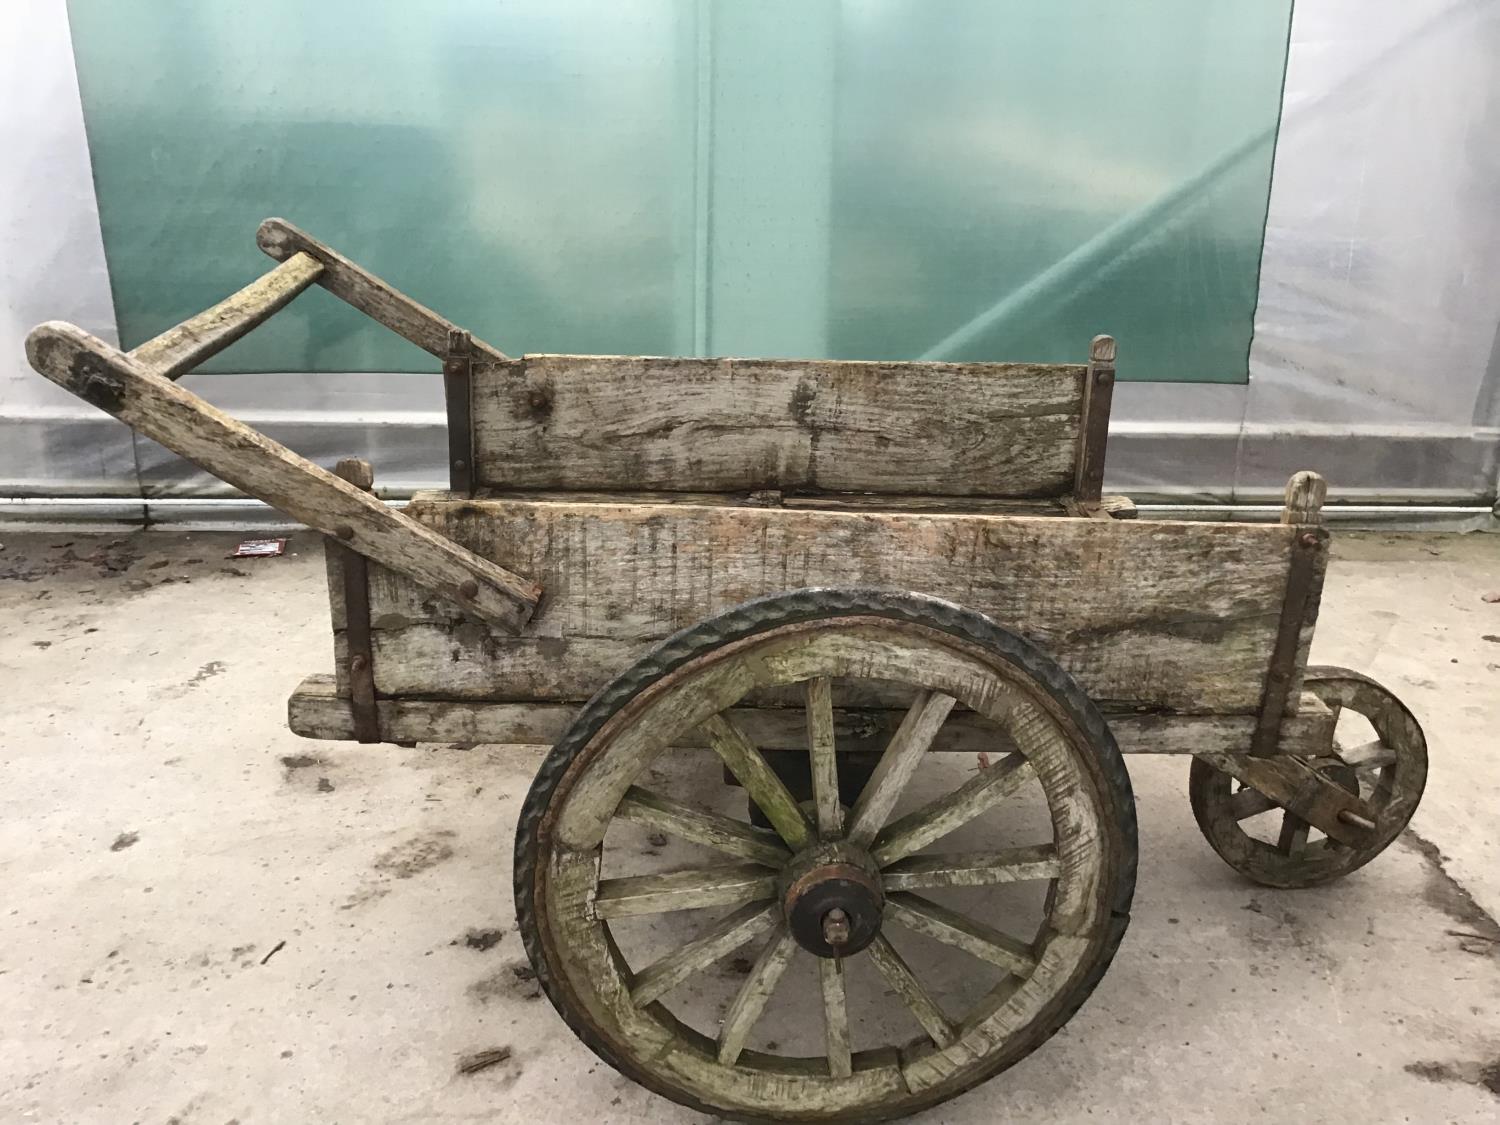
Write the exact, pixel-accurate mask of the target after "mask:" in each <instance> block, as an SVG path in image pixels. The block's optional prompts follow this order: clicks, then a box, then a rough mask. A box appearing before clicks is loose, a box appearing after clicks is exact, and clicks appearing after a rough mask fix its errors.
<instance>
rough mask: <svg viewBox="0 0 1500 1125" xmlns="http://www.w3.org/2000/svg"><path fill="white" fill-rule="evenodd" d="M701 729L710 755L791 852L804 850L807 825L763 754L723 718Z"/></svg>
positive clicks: (807, 839) (809, 832)
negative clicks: (729, 774)
mask: <svg viewBox="0 0 1500 1125" xmlns="http://www.w3.org/2000/svg"><path fill="white" fill-rule="evenodd" d="M702 730H703V733H704V735H705V736H706V737H707V738H708V742H709V745H710V746H712V747H713V750H714V753H715V754H717V755H718V756H719V757H720V758H721V759H722V760H723V762H724V764H725V765H726V766H727V767H729V772H730V773H732V774H734V776H735V778H736V779H738V781H739V783H740V784H741V785H742V786H744V789H745V792H746V793H748V794H749V795H750V799H751V800H753V801H754V802H755V803H756V805H758V806H759V807H760V811H761V812H763V813H764V814H765V817H766V819H767V820H769V821H770V822H771V823H772V824H773V825H774V826H775V828H776V831H777V832H779V833H780V834H781V838H782V839H783V840H785V841H786V842H787V844H788V845H790V846H791V847H792V848H793V849H797V848H802V847H806V846H807V844H808V843H809V842H810V841H811V840H812V830H811V825H809V824H808V823H807V817H806V816H805V815H803V812H802V810H801V809H800V808H799V807H798V806H797V799H796V798H795V797H793V796H792V795H791V793H790V792H788V790H787V787H786V785H785V783H783V782H782V780H781V778H779V777H777V776H776V774H775V772H774V771H773V770H772V769H771V767H770V765H769V764H768V763H767V762H766V759H765V755H763V754H762V753H761V752H760V751H759V750H758V749H757V748H756V747H755V746H753V745H751V743H750V740H749V739H747V738H746V737H745V735H744V733H743V732H741V730H740V729H739V727H738V726H736V725H735V723H734V722H733V721H732V720H730V719H727V718H725V717H724V716H723V715H715V716H713V717H712V718H711V719H709V720H708V722H706V723H704V724H703V727H702Z"/></svg>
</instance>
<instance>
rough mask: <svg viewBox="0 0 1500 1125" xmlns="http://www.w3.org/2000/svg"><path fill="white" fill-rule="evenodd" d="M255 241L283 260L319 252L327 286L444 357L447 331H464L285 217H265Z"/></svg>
mask: <svg viewBox="0 0 1500 1125" xmlns="http://www.w3.org/2000/svg"><path fill="white" fill-rule="evenodd" d="M255 243H256V245H257V246H259V247H260V248H261V250H262V251H263V252H264V253H266V254H268V255H270V256H271V257H273V258H275V259H277V260H278V261H285V260H286V259H287V258H290V257H292V256H293V255H295V254H307V255H308V256H309V257H312V258H316V259H317V260H318V261H319V262H320V263H321V264H322V266H323V272H322V274H320V275H319V277H318V284H320V285H321V286H322V287H323V288H324V289H326V290H328V291H329V292H330V293H332V294H333V295H334V296H335V297H338V298H339V299H340V300H342V301H345V302H347V303H348V304H350V305H353V306H354V307H355V308H356V309H358V310H359V311H360V312H362V313H364V314H365V315H366V316H368V317H369V318H370V319H372V320H376V321H379V322H380V323H381V324H383V325H385V326H386V327H387V328H389V329H390V330H391V331H392V332H395V333H396V334H397V335H399V336H404V337H406V339H408V340H410V341H411V342H412V343H413V344H416V345H417V347H419V348H421V349H422V350H423V351H427V352H431V353H432V354H433V355H435V356H437V357H438V358H439V359H441V358H442V357H443V354H444V352H445V351H446V349H447V346H448V334H449V333H450V332H454V331H461V329H459V327H458V325H456V324H454V323H453V322H451V321H449V320H446V319H444V318H443V317H441V316H439V315H438V314H437V313H435V312H433V311H432V310H431V309H429V308H427V307H426V306H425V305H421V304H418V303H417V302H416V301H413V300H412V299H411V298H410V297H408V296H407V295H406V294H405V293H402V292H400V291H399V290H397V289H395V288H393V287H392V286H390V285H388V284H386V283H385V282H384V281H382V280H381V279H380V278H378V277H376V276H375V275H374V274H372V273H370V272H369V271H368V270H366V269H364V268H363V267H361V266H358V265H355V264H354V263H353V262H351V261H350V260H349V259H348V258H346V257H344V256H343V255H342V254H340V253H339V252H338V251H337V250H335V249H333V247H331V246H325V245H324V244H323V243H321V242H319V241H318V240H317V239H316V238H314V237H313V236H312V235H310V234H308V233H307V232H306V231H305V230H301V229H299V228H298V227H295V226H293V225H292V224H291V223H289V222H287V221H286V220H285V219H267V220H266V221H265V222H263V223H261V224H260V229H259V230H257V231H256V232H255ZM474 351H475V354H476V355H477V356H482V357H484V358H486V359H490V360H495V361H504V360H506V359H507V356H506V354H505V353H504V352H502V351H501V350H500V349H499V348H496V347H494V346H492V345H490V344H486V343H485V342H484V341H483V340H478V339H476V340H475V341H474Z"/></svg>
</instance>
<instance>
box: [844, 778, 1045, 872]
mask: <svg viewBox="0 0 1500 1125" xmlns="http://www.w3.org/2000/svg"><path fill="white" fill-rule="evenodd" d="M1033 776H1034V773H1033V771H1032V768H1031V763H1030V762H1028V761H1027V760H1026V758H1025V757H1024V756H1023V755H1021V754H1008V755H1006V757H1005V758H1003V759H1001V760H1000V761H999V762H996V763H995V764H994V765H992V766H990V767H989V768H988V769H982V770H980V771H979V772H978V773H977V774H975V775H974V776H973V777H971V778H970V779H969V780H968V781H966V782H964V783H963V784H962V785H960V786H959V787H958V788H957V789H955V790H953V792H951V793H948V794H945V795H944V796H942V797H939V798H937V799H936V800H933V801H929V802H928V803H927V804H925V805H923V806H922V807H921V808H919V809H915V810H913V811H912V812H909V813H907V814H906V815H905V816H903V817H901V818H900V819H899V820H896V821H893V822H892V823H890V824H888V825H886V827H885V828H884V829H883V830H882V831H881V833H880V835H879V836H877V837H876V838H875V845H874V847H873V848H871V849H870V854H871V855H872V856H874V858H875V862H876V863H878V864H880V865H882V866H884V865H885V864H887V863H894V862H895V861H896V860H898V859H901V858H903V857H904V856H908V855H911V854H912V853H913V852H915V851H919V850H921V849H922V848H925V847H926V846H927V845H928V844H930V843H932V842H933V841H934V840H940V839H942V838H943V837H944V836H946V835H948V834H949V833H951V832H955V831H957V830H958V829H959V828H962V827H963V826H964V825H965V824H967V823H969V821H971V820H973V819H974V818H975V817H977V816H979V815H980V814H981V813H984V812H986V811H988V810H989V809H991V808H993V807H994V806H995V805H997V804H999V803H1000V802H1001V801H1003V800H1004V799H1005V798H1006V797H1008V796H1009V795H1010V794H1012V793H1014V792H1015V791H1016V790H1017V789H1019V788H1020V787H1021V786H1022V785H1023V784H1025V782H1026V781H1027V780H1028V779H1029V778H1031V777H1033Z"/></svg>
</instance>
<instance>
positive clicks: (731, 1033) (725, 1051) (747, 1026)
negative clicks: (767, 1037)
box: [719, 927, 797, 1066]
mask: <svg viewBox="0 0 1500 1125" xmlns="http://www.w3.org/2000/svg"><path fill="white" fill-rule="evenodd" d="M796 951H797V943H796V941H795V940H794V939H793V938H792V935H791V934H789V933H787V931H786V929H785V928H784V927H782V928H778V929H777V931H776V933H775V934H773V935H772V937H771V940H770V941H768V942H767V943H766V947H765V948H764V949H762V950H761V951H760V956H759V957H757V958H756V959H755V967H754V968H752V969H751V970H750V975H749V976H748V977H746V978H745V983H744V984H742V985H741V986H740V990H739V992H738V993H736V994H735V997H734V1000H733V1001H732V1002H731V1003H730V1005H729V1011H728V1012H726V1013H725V1014H724V1023H723V1024H722V1025H721V1026H720V1028H719V1061H720V1062H721V1063H723V1064H724V1065H725V1066H733V1065H734V1064H735V1061H736V1060H737V1059H738V1058H739V1057H740V1052H741V1051H743V1050H744V1049H745V1040H746V1039H747V1038H749V1035H750V1031H751V1029H752V1028H753V1027H754V1026H755V1021H756V1020H758V1019H760V1014H761V1012H763V1011H765V1007H766V1003H767V1002H768V1001H769V1000H770V999H771V994H772V993H773V992H775V991H776V985H777V984H778V983H779V982H780V980H781V975H782V973H784V972H786V967H787V966H788V965H790V964H791V963H792V954H793V953H795V952H796Z"/></svg>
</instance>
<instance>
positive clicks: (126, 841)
mask: <svg viewBox="0 0 1500 1125" xmlns="http://www.w3.org/2000/svg"><path fill="white" fill-rule="evenodd" d="M140 838H141V834H140V833H139V832H121V833H120V834H119V835H118V836H116V837H115V842H114V843H113V844H111V845H110V846H109V850H110V851H112V852H123V851H124V850H125V849H126V848H128V847H131V846H132V845H133V844H134V843H135V842H136V841H137V840H139V839H140Z"/></svg>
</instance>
